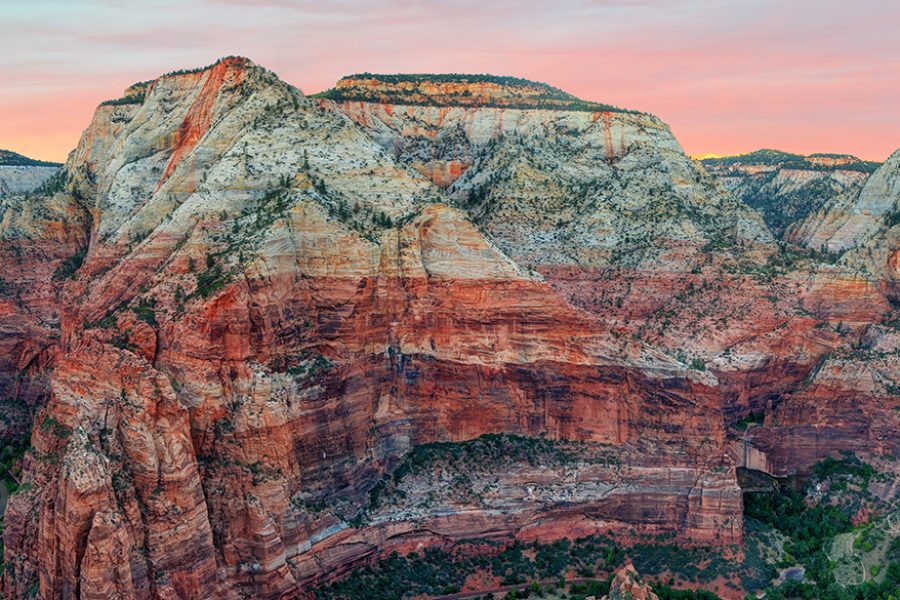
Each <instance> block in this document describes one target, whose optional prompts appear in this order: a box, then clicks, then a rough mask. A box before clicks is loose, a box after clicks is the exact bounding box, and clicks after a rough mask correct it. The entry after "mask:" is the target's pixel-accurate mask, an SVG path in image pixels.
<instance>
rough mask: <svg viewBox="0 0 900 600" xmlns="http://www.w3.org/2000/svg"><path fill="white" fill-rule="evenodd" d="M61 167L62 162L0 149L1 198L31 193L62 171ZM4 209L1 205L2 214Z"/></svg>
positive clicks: (0, 211) (0, 212)
mask: <svg viewBox="0 0 900 600" xmlns="http://www.w3.org/2000/svg"><path fill="white" fill-rule="evenodd" d="M61 167H62V165H61V164H60V163H54V162H47V161H43V160H35V159H33V158H28V157H27V156H22V155H21V154H18V153H16V152H12V151H10V150H0V199H3V198H7V197H10V196H18V195H21V194H29V193H31V192H32V191H34V190H37V189H38V188H41V187H42V186H45V184H47V183H48V180H49V179H50V178H51V177H53V176H54V175H57V174H58V173H59V172H60V168H61ZM60 177H61V176H59V177H57V179H59V178H60ZM4 210H5V209H4V207H2V206H0V214H2V213H3V212H4Z"/></svg>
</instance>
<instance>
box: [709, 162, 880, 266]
mask: <svg viewBox="0 0 900 600" xmlns="http://www.w3.org/2000/svg"><path fill="white" fill-rule="evenodd" d="M701 162H702V164H703V166H704V167H705V168H706V170H707V171H708V172H709V173H710V174H711V175H713V176H715V177H716V178H717V179H719V180H720V181H721V182H722V183H723V184H724V185H725V187H726V188H728V189H729V190H730V191H732V192H733V193H734V195H735V196H737V197H738V198H739V199H741V200H743V201H744V202H745V203H746V204H747V205H748V206H750V207H751V208H753V209H755V210H757V211H758V212H759V213H760V214H761V215H762V217H763V218H764V219H765V221H766V224H767V225H768V226H769V228H770V229H771V230H772V232H773V234H775V235H776V236H778V237H780V238H782V239H784V240H787V241H790V242H793V243H799V244H805V245H807V246H809V247H812V248H815V249H820V248H819V246H820V245H821V241H818V240H816V239H815V237H814V236H809V235H808V232H807V231H806V229H807V228H808V227H806V226H804V223H805V222H806V219H807V217H810V216H811V215H814V214H815V213H817V211H819V210H820V209H822V208H823V207H827V206H831V205H835V204H840V203H844V202H848V201H851V202H852V201H853V200H855V199H856V197H857V196H858V195H859V192H860V190H861V189H862V187H863V186H864V185H865V183H866V180H867V179H868V178H869V176H870V175H871V174H872V173H873V172H874V171H875V170H876V169H877V168H878V166H879V164H878V163H875V162H869V161H863V160H860V159H858V158H856V157H855V156H850V155H844V154H812V155H810V156H801V155H798V154H790V153H788V152H780V151H778V150H757V151H756V152H750V153H748V154H741V155H738V156H723V157H717V158H706V159H703V160H702V161H701ZM812 218H814V217H812ZM798 230H799V231H798ZM817 241H818V243H817Z"/></svg>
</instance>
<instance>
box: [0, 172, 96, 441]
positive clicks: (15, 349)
mask: <svg viewBox="0 0 900 600" xmlns="http://www.w3.org/2000/svg"><path fill="white" fill-rule="evenodd" d="M21 168H33V167H21ZM41 168H43V167H41ZM53 169H54V170H58V169H56V168H55V167H54V168H53ZM62 180H63V178H62V177H60V178H59V181H60V182H62ZM86 227H87V219H86V213H85V211H84V209H83V208H82V207H81V206H80V205H79V204H78V203H77V202H76V201H75V200H74V199H73V198H72V197H71V196H68V195H66V194H62V193H54V192H53V191H52V188H46V189H44V190H42V191H41V192H40V193H37V192H35V193H32V194H31V195H29V196H27V197H26V196H22V195H14V196H8V197H6V198H0V264H2V265H3V269H2V274H0V399H2V400H0V402H2V410H3V415H4V418H3V419H2V420H0V441H2V443H3V444H4V445H6V444H12V443H15V442H18V441H19V440H22V439H25V438H27V436H28V435H29V433H30V430H31V424H32V418H33V415H34V413H35V411H36V410H37V409H38V408H39V407H40V406H42V405H43V404H44V403H45V402H46V400H47V397H48V394H49V384H48V374H49V367H50V364H51V362H52V357H53V355H54V354H55V348H56V347H57V345H58V343H59V339H60V310H61V309H60V304H61V303H60V292H61V289H62V287H63V282H64V281H65V279H66V278H67V277H68V276H69V275H70V274H71V273H72V272H73V271H74V270H75V268H77V265H78V264H80V260H81V258H82V256H83V253H82V249H83V248H84V245H85V244H86V242H87V239H86V231H87V229H86Z"/></svg>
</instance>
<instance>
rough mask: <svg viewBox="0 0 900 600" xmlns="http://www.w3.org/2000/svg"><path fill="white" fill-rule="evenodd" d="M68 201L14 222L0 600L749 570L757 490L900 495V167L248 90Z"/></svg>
mask: <svg viewBox="0 0 900 600" xmlns="http://www.w3.org/2000/svg"><path fill="white" fill-rule="evenodd" d="M782 154H783V153H782ZM22 168H40V169H47V168H52V167H44V166H32V167H22ZM59 173H61V175H56V171H54V173H49V174H47V173H44V172H43V171H41V172H40V173H37V172H35V173H29V174H28V175H27V177H26V179H28V180H29V186H30V187H29V186H25V184H22V185H20V186H19V187H16V188H15V189H12V188H7V189H8V191H7V192H6V193H5V194H2V195H0V240H2V246H0V261H2V264H3V269H2V271H3V275H2V281H0V284H2V285H0V347H2V349H3V352H2V354H0V395H2V397H3V402H4V408H5V411H4V414H5V418H4V419H3V421H2V424H0V438H2V439H3V442H4V445H13V444H24V447H27V449H25V450H24V451H23V453H22V455H21V458H20V468H21V473H22V475H21V479H22V485H21V486H20V487H19V489H18V490H17V492H16V493H15V494H13V495H12V496H11V497H10V499H9V502H8V505H7V507H6V512H5V515H4V523H3V524H4V529H3V543H4V563H5V569H4V572H3V574H2V590H3V592H4V593H5V594H6V595H7V596H8V597H14V598H26V597H35V596H36V597H40V598H44V599H68V598H84V599H93V598H96V599H101V598H135V599H148V600H149V599H153V600H157V599H160V600H162V599H176V598H197V599H200V598H209V599H212V598H228V599H231V598H233V599H238V598H261V599H275V598H295V597H312V594H313V593H314V590H315V589H316V587H317V586H321V585H324V584H327V583H328V582H330V581H332V580H334V579H336V578H340V577H341V576H343V575H345V574H347V573H350V572H351V571H352V570H353V569H355V568H356V567H358V566H359V565H361V564H366V563H367V562H371V561H373V560H377V559H378V558H379V557H384V556H388V555H390V553H392V552H412V551H417V550H420V549H423V548H429V547H452V546H453V545H454V544H456V543H458V542H461V541H464V540H471V539H476V538H477V539H482V540H489V541H493V542H497V543H506V542H508V541H509V540H511V539H518V540H523V541H534V540H541V541H546V540H555V539H559V538H575V537H583V536H591V535H598V534H603V535H607V534H609V535H616V536H618V537H617V539H628V538H633V539H640V538H641V536H670V537H671V538H672V539H673V540H675V541H676V542H677V543H678V544H681V545H683V546H685V547H694V546H702V547H715V548H718V549H721V551H722V552H724V553H726V554H727V555H729V556H734V557H735V558H736V559H737V558H739V557H740V556H741V554H742V544H743V542H744V538H745V528H744V516H743V502H742V489H741V485H740V483H739V473H743V472H744V471H748V470H750V471H754V472H755V471H759V472H762V473H765V474H767V475H769V476H774V477H783V478H789V477H796V478H802V477H805V476H807V475H809V473H810V471H811V470H812V469H813V467H814V465H815V464H816V463H817V462H818V461H820V460H821V459H823V458H825V457H828V456H839V455H840V453H841V452H854V453H856V454H857V455H858V456H861V457H864V458H865V459H866V460H867V461H868V462H870V463H872V464H873V465H876V466H877V467H878V468H879V469H881V470H882V471H884V472H888V473H896V471H897V467H896V466H894V465H893V458H894V457H896V456H897V454H898V450H900V434H898V430H900V427H898V426H900V381H897V378H898V376H897V374H898V373H900V369H898V367H900V364H898V363H900V359H898V356H900V305H898V302H900V287H898V286H900V219H898V218H897V215H900V151H898V152H897V153H895V154H894V155H892V156H891V157H890V158H889V159H888V160H887V161H886V162H885V163H883V164H881V165H878V164H874V163H865V162H864V161H859V160H858V159H855V158H853V157H844V156H837V155H813V156H811V157H796V156H794V155H786V156H781V155H778V156H777V157H776V159H775V160H773V159H772V157H771V156H769V155H768V154H763V155H756V156H754V155H753V154H751V155H747V156H745V157H742V160H737V161H730V162H729V161H722V160H720V161H703V162H700V161H695V160H692V159H691V158H689V157H688V156H686V155H685V153H684V152H683V151H682V149H681V147H680V145H679V144H678V142H677V140H676V139H675V137H674V136H673V135H672V133H671V131H670V129H669V127H668V126H667V125H666V124H665V123H664V122H663V121H661V120H660V119H659V118H657V117H655V116H653V115H649V114H646V113H641V112H637V111H632V110H624V109H619V108H617V107H614V106H610V105H606V104H601V103H596V102H586V101H583V100H580V99H578V98H575V97H574V96H571V95H569V94H567V93H565V92H563V91H561V90H558V89H556V88H552V87H550V86H546V85H544V84H539V83H535V82H530V81H527V80H522V79H518V78H495V77H491V76H463V75H454V76H426V75H410V76H404V75H396V76H379V75H372V74H361V75H354V76H350V77H347V78H344V79H343V80H341V81H340V82H338V84H337V86H336V87H335V88H334V89H333V90H329V91H326V92H323V93H321V94H317V95H315V96H306V95H304V94H303V93H302V92H301V91H300V90H298V89H297V88H295V87H293V86H291V85H289V84H287V83H285V82H283V81H281V80H280V79H278V78H277V77H276V76H275V75H274V74H273V73H271V72H270V71H267V70H266V69H264V68H262V67H260V66H257V65H255V64H254V63H252V62H251V61H249V60H248V59H245V58H240V57H229V58H225V59H222V60H220V61H218V62H217V63H215V64H214V65H211V66H209V67H205V68H202V69H196V70H190V71H178V72H173V73H170V74H167V75H163V76H161V77H159V78H157V79H154V80H152V81H149V82H144V83H141V84H136V85H134V86H132V87H130V88H128V89H127V90H126V91H125V93H124V94H123V96H122V97H121V98H118V99H115V100H110V101H107V102H104V103H102V104H101V105H100V106H99V107H98V108H97V110H96V112H95V114H94V117H93V119H92V121H91V122H90V124H89V125H88V126H87V128H86V129H85V131H84V133H83V135H82V137H81V139H80V140H79V142H78V145H77V146H76V148H75V149H74V150H73V151H72V153H71V154H70V155H69V158H68V160H67V161H66V163H65V165H64V166H63V167H62V169H61V170H60V171H59ZM45 175H46V176H47V177H45ZM37 178H43V179H41V181H38V179H37ZM31 184H34V185H31ZM42 184H43V185H42ZM37 186H41V187H40V189H39V191H38V192H33V193H25V192H27V191H29V190H30V189H31V188H34V187H37ZM25 187H29V190H26V189H24V188H25ZM762 199H768V200H767V202H766V203H764V204H765V205H763V203H762ZM757 201H759V202H757ZM782 207H786V208H782ZM461 448H463V450H460V449H461ZM473 448H474V449H475V450H473ZM438 451H440V452H442V453H449V455H450V456H462V455H459V454H458V453H460V452H462V453H463V455H465V456H474V457H475V458H473V459H471V460H470V461H469V462H466V461H465V460H462V459H459V460H451V461H449V462H442V461H438V460H437V459H435V458H434V456H436V455H433V454H428V452H438ZM423 452H424V453H425V454H423ZM466 452H472V454H465V453H466ZM423 456H424V457H425V458H423ZM429 457H430V458H429ZM419 459H422V460H424V461H425V462H424V463H422V462H417V460H419ZM426 459H427V460H426ZM422 464H425V465H426V466H427V465H431V468H430V469H429V468H422ZM438 465H441V466H440V467H439V466H438ZM896 487H897V486H893V487H891V486H887V487H886V489H885V490H884V491H883V494H884V495H885V497H886V498H892V497H893V496H895V495H896V494H897V490H896V489H894V488H896ZM636 577H637V575H636V574H634V573H633V570H631V571H629V570H624V571H621V572H620V574H619V575H617V576H616V580H615V581H616V582H617V584H616V585H617V587H616V590H621V591H615V592H614V593H615V594H620V593H621V594H624V593H631V591H632V590H638V589H641V590H643V591H642V592H641V593H642V594H646V595H645V597H647V598H653V597H655V595H654V593H653V592H652V591H650V590H649V589H645V586H642V585H641V584H639V583H636V582H635V581H634V579H635V578H636ZM748 591H749V590H748ZM610 597H618V596H616V595H611V596H610ZM737 597H742V596H737Z"/></svg>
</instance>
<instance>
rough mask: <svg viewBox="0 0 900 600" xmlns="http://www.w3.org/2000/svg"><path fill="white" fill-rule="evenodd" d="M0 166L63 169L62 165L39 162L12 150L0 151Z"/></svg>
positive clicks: (44, 161)
mask: <svg viewBox="0 0 900 600" xmlns="http://www.w3.org/2000/svg"><path fill="white" fill-rule="evenodd" d="M0 166H9V167H61V166H62V163H57V162H49V161H46V160H37V159H34V158H28V157H27V156H22V155H21V154H19V153H18V152H13V151H11V150H0Z"/></svg>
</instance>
